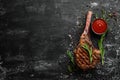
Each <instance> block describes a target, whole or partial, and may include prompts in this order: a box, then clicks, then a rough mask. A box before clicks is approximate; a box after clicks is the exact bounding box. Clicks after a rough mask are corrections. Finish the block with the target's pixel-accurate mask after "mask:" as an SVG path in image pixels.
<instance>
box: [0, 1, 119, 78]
mask: <svg viewBox="0 0 120 80" xmlns="http://www.w3.org/2000/svg"><path fill="white" fill-rule="evenodd" d="M119 4H120V1H119V0H92V1H90V0H0V80H120V67H119V66H120V64H119V63H120V52H119V51H120V40H119V39H120V34H119V33H120V5H119ZM102 9H104V10H106V11H107V13H113V12H115V13H116V15H117V16H116V17H112V18H110V21H109V22H108V27H109V32H108V34H107V36H106V39H105V41H104V46H105V49H106V54H105V64H104V66H102V65H101V64H99V65H98V66H97V67H96V69H94V70H90V71H87V72H83V71H77V72H73V73H69V72H68V70H67V65H68V62H69V59H68V58H67V56H66V54H65V52H66V50H67V49H70V50H73V48H74V46H75V45H76V44H77V42H78V40H79V36H80V34H81V33H82V31H83V28H84V24H85V14H86V13H87V11H88V10H92V11H93V12H94V13H98V14H100V11H101V10H102ZM100 15H101V14H100ZM100 15H99V16H100ZM78 17H79V18H80V19H79V21H78V22H79V24H81V25H80V26H77V25H76V23H78V22H77V20H78V19H77V18H78ZM97 38H98V37H97V36H94V37H93V38H92V40H93V42H94V44H95V42H96V40H97Z"/></svg>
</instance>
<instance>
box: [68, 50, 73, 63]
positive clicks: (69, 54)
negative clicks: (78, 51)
mask: <svg viewBox="0 0 120 80" xmlns="http://www.w3.org/2000/svg"><path fill="white" fill-rule="evenodd" d="M67 56H68V57H69V58H70V61H71V62H72V63H73V64H75V63H74V57H73V55H72V52H71V51H69V50H67Z"/></svg>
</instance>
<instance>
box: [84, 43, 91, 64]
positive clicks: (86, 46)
mask: <svg viewBox="0 0 120 80" xmlns="http://www.w3.org/2000/svg"><path fill="white" fill-rule="evenodd" d="M82 47H83V48H84V49H86V50H87V51H88V54H89V57H90V62H92V60H93V59H92V47H89V46H88V45H87V44H85V45H84V46H82Z"/></svg>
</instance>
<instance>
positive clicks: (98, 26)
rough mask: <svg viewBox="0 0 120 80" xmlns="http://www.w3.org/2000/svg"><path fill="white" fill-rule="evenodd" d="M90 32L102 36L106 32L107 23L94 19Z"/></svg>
mask: <svg viewBox="0 0 120 80" xmlns="http://www.w3.org/2000/svg"><path fill="white" fill-rule="evenodd" d="M92 30H93V32H94V33H96V34H99V35H100V34H103V33H104V32H106V30H107V23H106V21H105V20H103V19H95V20H94V21H93V23H92Z"/></svg>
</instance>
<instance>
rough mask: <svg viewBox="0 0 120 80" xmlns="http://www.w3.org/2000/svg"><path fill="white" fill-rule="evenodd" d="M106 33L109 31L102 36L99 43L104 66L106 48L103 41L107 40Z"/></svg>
mask: <svg viewBox="0 0 120 80" xmlns="http://www.w3.org/2000/svg"><path fill="white" fill-rule="evenodd" d="M106 33H107V31H106V32H105V33H104V34H102V35H101V38H100V40H99V41H98V47H99V49H100V54H101V58H102V64H104V55H105V49H104V46H103V40H104V38H105V35H106Z"/></svg>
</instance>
